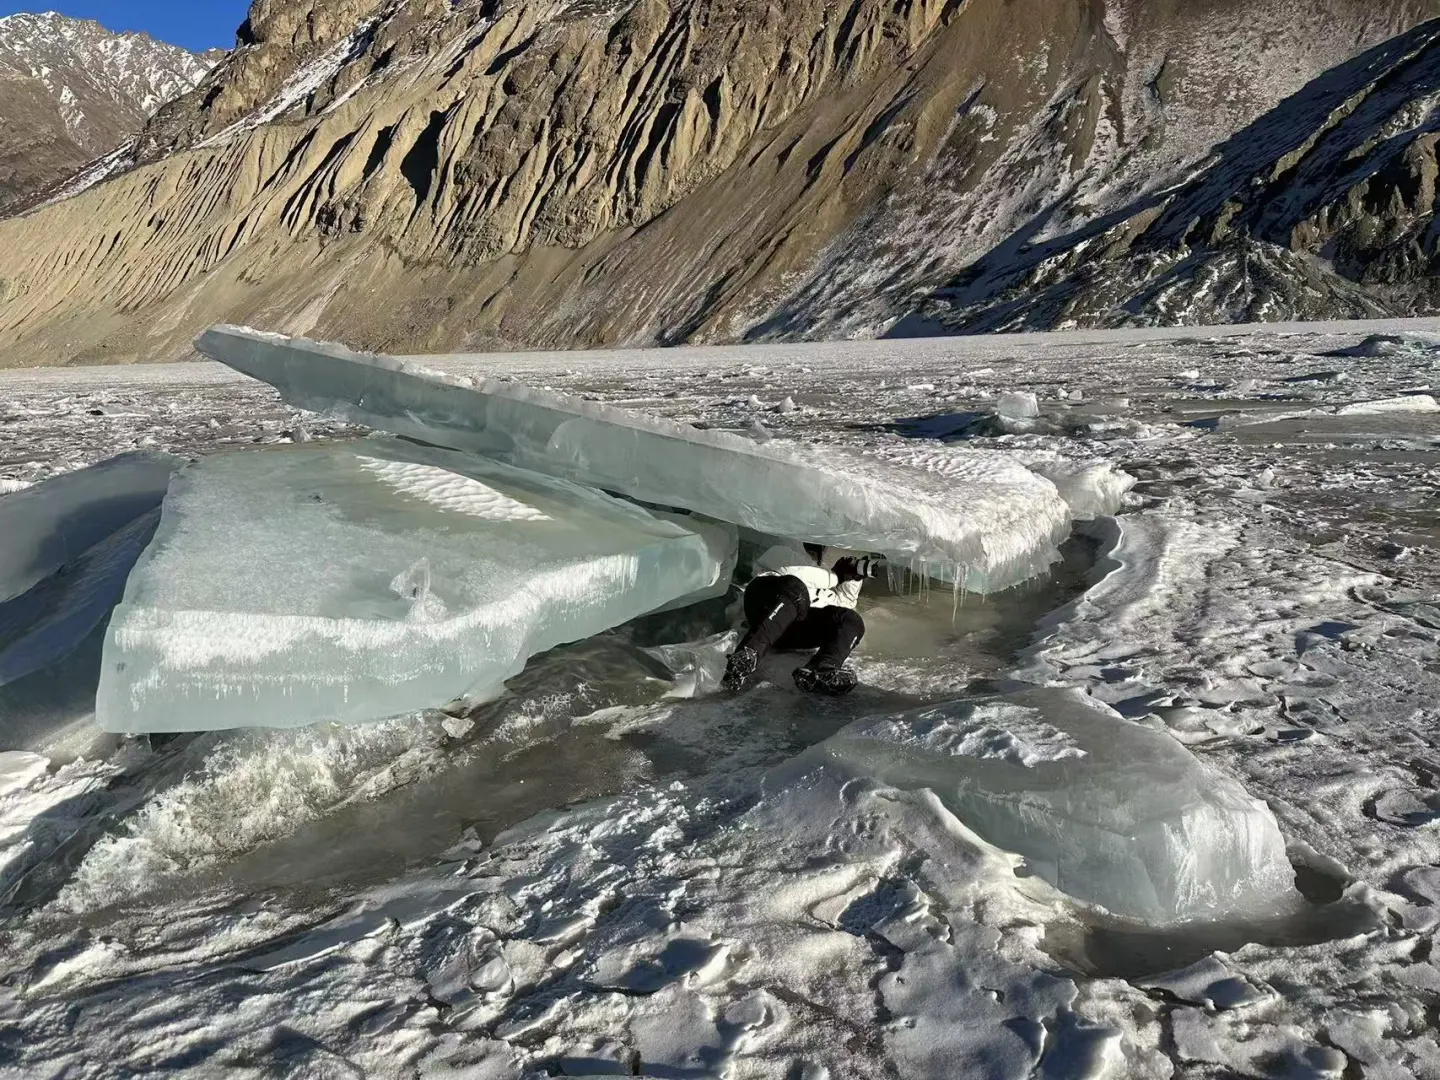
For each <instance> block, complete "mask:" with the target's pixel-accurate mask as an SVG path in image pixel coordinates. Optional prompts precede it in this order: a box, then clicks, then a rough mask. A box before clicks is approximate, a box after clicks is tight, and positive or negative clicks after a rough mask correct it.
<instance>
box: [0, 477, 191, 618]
mask: <svg viewBox="0 0 1440 1080" xmlns="http://www.w3.org/2000/svg"><path fill="white" fill-rule="evenodd" d="M182 464H183V462H182V461H181V460H180V459H179V458H176V457H171V456H170V455H169V454H156V453H135V454H122V455H120V456H119V457H115V458H111V459H110V460H109V461H105V462H101V463H100V464H99V465H92V466H91V467H90V468H88V469H79V470H77V471H75V472H71V473H65V474H63V475H61V476H57V477H54V478H53V479H50V480H46V481H44V482H43V483H39V484H35V485H33V486H30V487H26V488H23V489H21V490H19V491H16V492H12V493H11V494H8V495H6V496H5V497H4V499H0V537H3V538H4V542H3V543H0V601H5V600H9V599H11V598H12V597H16V596H19V595H20V594H21V593H23V592H27V591H28V590H29V589H30V588H32V587H33V586H34V585H36V584H37V583H38V582H40V581H41V580H42V579H44V578H47V577H49V576H50V575H51V574H53V573H54V572H55V571H56V570H57V569H59V568H60V567H61V566H63V565H64V564H65V563H68V562H69V561H70V560H72V559H74V558H77V557H78V556H80V555H82V554H84V553H85V552H86V551H88V550H89V549H90V548H92V547H94V546H95V545H96V544H98V543H100V542H101V541H103V540H104V539H106V538H107V537H109V536H111V535H113V534H114V533H116V532H118V531H119V530H120V529H122V528H124V527H125V526H126V525H128V524H130V522H132V521H134V520H135V519H136V518H138V517H140V516H142V515H143V514H146V513H149V512H150V511H151V510H154V509H155V508H156V507H157V506H159V505H160V500H161V499H163V498H164V497H165V489H166V488H167V487H168V486H169V484H170V477H171V475H172V474H173V473H174V472H175V470H176V469H178V468H179V467H180V466H181V465H182Z"/></svg>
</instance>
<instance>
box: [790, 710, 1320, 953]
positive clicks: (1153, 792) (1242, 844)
mask: <svg viewBox="0 0 1440 1080" xmlns="http://www.w3.org/2000/svg"><path fill="white" fill-rule="evenodd" d="M814 754H816V755H817V756H818V757H819V759H820V760H822V761H824V762H825V763H826V765H827V767H834V768H841V769H844V770H848V771H850V772H853V773H855V774H858V775H863V776H869V777H873V778H875V779H878V780H880V781H882V782H883V783H886V784H890V785H892V786H895V787H901V788H907V789H919V788H929V789H931V790H933V791H934V792H935V793H936V795H938V796H939V797H940V799H941V801H942V802H943V803H944V804H945V805H946V806H947V807H948V808H949V809H950V810H951V812H953V813H954V814H955V816H956V817H958V818H959V819H960V820H961V821H963V822H964V823H965V824H966V825H967V826H968V827H969V828H971V829H972V830H974V831H975V832H976V833H977V834H979V835H980V836H981V837H983V838H984V839H986V840H988V841H989V842H990V843H992V844H994V845H995V846H996V847H999V848H1003V849H1005V850H1007V851H1011V852H1015V853H1016V854H1019V855H1022V856H1024V857H1025V859H1026V861H1027V863H1028V864H1029V866H1030V867H1031V869H1032V870H1034V871H1035V872H1036V873H1038V874H1039V875H1040V876H1041V877H1043V878H1044V879H1045V880H1047V881H1049V882H1050V883H1051V884H1053V885H1055V886H1056V887H1057V888H1059V889H1060V890H1062V891H1063V892H1065V893H1068V894H1069V895H1071V896H1073V897H1075V898H1077V899H1079V900H1082V901H1086V902H1088V903H1092V904H1097V905H1100V906H1101V907H1104V908H1106V909H1108V910H1109V911H1111V912H1113V913H1115V914H1117V915H1121V916H1126V917H1129V918H1134V919H1140V920H1144V921H1145V922H1147V923H1152V924H1173V923H1178V922H1183V921H1187V920H1191V919H1199V918H1219V917H1226V916H1246V915H1249V916H1265V915H1275V914H1279V913H1281V912H1284V911H1288V910H1290V909H1291V908H1293V907H1294V906H1295V904H1296V903H1298V899H1299V894H1298V893H1297V892H1296V891H1295V888H1294V872H1293V871H1292V869H1291V867H1290V864H1289V862H1288V861H1287V859H1286V857H1285V840H1284V838H1283V837H1282V836H1281V834H1280V829H1279V826H1278V825H1277V824H1276V822H1275V818H1274V816H1273V815H1272V814H1271V813H1270V810H1269V808H1268V807H1266V806H1265V804H1264V803H1263V802H1261V801H1260V800H1258V799H1254V798H1251V797H1250V796H1249V795H1248V794H1247V793H1246V792H1245V790H1244V789H1243V788H1242V787H1241V786H1240V784H1239V783H1238V782H1237V781H1235V780H1234V779H1233V778H1231V777H1228V776H1225V775H1223V774H1221V773H1218V772H1215V771H1212V770H1211V769H1208V768H1206V767H1205V766H1204V765H1203V764H1201V762H1200V761H1199V760H1198V759H1197V758H1196V757H1195V756H1194V755H1193V754H1192V753H1190V751H1189V750H1187V749H1186V748H1185V747H1183V746H1182V745H1180V744H1179V743H1178V742H1176V741H1175V740H1174V739H1173V738H1171V737H1170V736H1169V735H1167V734H1165V733H1163V732H1158V731H1154V730H1152V729H1150V728H1146V727H1143V726H1141V725H1139V724H1135V723H1132V722H1130V721H1127V720H1124V719H1122V718H1121V717H1120V716H1119V715H1118V714H1117V713H1115V712H1113V711H1112V710H1110V709H1109V708H1107V707H1106V706H1104V705H1102V704H1099V703H1097V702H1095V701H1094V700H1093V699H1091V698H1088V697H1086V696H1085V695H1084V694H1083V693H1082V692H1080V691H1079V690H1072V689H1060V688H1045V689H1036V690H1030V691H1025V692H1022V693H1018V694H1012V695H1004V696H998V697H989V698H982V699H976V700H968V701H957V702H952V703H949V704H945V705H939V706H933V707H929V708H925V709H920V710H918V711H915V712H909V713H904V714H901V715H898V716H884V717H872V718H868V719H865V720H861V721H858V722H856V723H855V724H852V725H851V726H850V727H847V728H846V729H845V730H843V731H842V732H840V733H839V734H838V735H837V736H835V737H834V738H832V739H830V740H829V741H828V742H826V743H824V744H822V745H821V746H820V747H818V748H817V749H816V750H815V751H814Z"/></svg>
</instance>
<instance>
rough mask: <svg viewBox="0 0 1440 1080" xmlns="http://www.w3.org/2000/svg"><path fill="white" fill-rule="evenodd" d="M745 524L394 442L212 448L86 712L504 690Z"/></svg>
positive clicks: (325, 703)
mask: <svg viewBox="0 0 1440 1080" xmlns="http://www.w3.org/2000/svg"><path fill="white" fill-rule="evenodd" d="M375 462H382V463H383V462H389V463H394V464H395V465H397V466H404V465H417V466H423V467H425V468H428V469H440V470H448V471H450V472H452V473H454V474H455V475H456V479H455V480H454V481H447V482H446V484H445V486H446V487H448V488H449V489H452V490H453V489H460V490H463V489H464V488H465V484H464V483H463V481H464V480H466V479H468V480H472V481H475V482H476V483H478V484H480V485H483V486H484V488H485V489H487V490H491V491H494V492H495V493H496V495H498V497H499V499H498V500H496V499H489V500H488V502H487V505H488V506H489V507H490V508H491V509H492V510H493V509H494V508H495V507H497V506H507V507H510V509H509V511H508V512H507V516H505V517H504V519H503V520H499V521H496V520H493V519H492V517H491V516H487V515H477V514H475V513H471V512H469V510H468V509H455V508H453V507H451V506H448V505H442V504H440V503H437V502H436V501H435V500H434V499H432V498H430V497H429V496H430V495H431V494H433V491H434V490H435V485H434V484H433V483H430V484H427V485H426V486H425V488H424V491H421V492H417V491H416V490H415V489H414V486H413V485H412V486H411V487H408V488H407V487H406V486H405V485H398V486H397V485H396V484H395V483H393V482H391V481H392V480H393V479H394V477H393V476H392V475H391V473H390V472H389V470H387V469H385V468H381V469H377V468H376V466H375V464H374V463H375ZM425 475H426V476H429V477H430V479H431V480H432V481H433V480H434V474H433V473H426V474H425ZM412 478H413V477H412ZM471 494H472V496H473V494H474V493H473V492H472V493H471ZM471 501H473V498H472V500H471ZM522 510H523V511H524V512H522ZM532 512H533V513H532ZM736 543H737V540H736V537H735V533H734V530H733V529H720V528H717V527H715V526H713V525H705V526H703V527H702V528H700V530H699V531H697V530H696V529H688V528H685V527H682V526H681V525H679V524H677V523H676V522H674V521H668V520H660V519H659V518H656V517H655V516H653V515H651V514H650V513H648V512H647V511H645V510H643V509H641V508H640V507H637V506H634V505H632V504H629V503H625V502H621V501H620V500H617V499H613V498H611V497H609V496H606V495H602V494H600V493H599V492H594V491H588V490H585V489H582V488H578V487H575V486H574V485H571V484H567V483H565V482H563V481H559V480H554V479H552V478H549V477H544V476H538V475H535V474H532V473H526V472H525V471H523V470H519V469H514V468H511V467H509V466H505V465H500V464H496V463H494V462H488V461H483V460H478V459H474V458H471V457H470V456H468V455H465V454H458V453H455V452H453V451H448V450H439V449H434V448H425V447H417V446H408V445H406V444H402V443H398V442H393V441H390V440H380V439H367V440H363V441H361V442H358V443H354V444H328V445H323V446H316V445H306V446H303V447H293V448H285V449H276V450H265V451H251V452H246V453H240V454H230V455H220V456H215V457H210V458H205V459H203V460H202V461H201V462H200V463H199V464H197V465H195V466H193V467H191V468H190V469H187V470H185V471H184V472H182V473H181V474H179V475H178V476H177V477H176V479H175V481H174V484H173V485H172V489H171V493H170V495H169V497H168V498H167V499H166V501H165V507H164V513H163V517H162V519H161V523H160V527H159V529H158V531H157V533H156V536H155V540H154V542H153V543H152V544H151V546H150V547H149V548H148V549H147V550H146V552H145V554H144V556H143V557H142V558H141V560H140V563H139V564H138V565H137V567H136V568H135V570H134V572H133V573H132V574H131V576H130V580H129V583H128V584H127V586H126V590H125V597H124V601H123V602H122V603H121V605H120V606H119V607H118V608H117V609H116V612H115V615H114V617H113V619H112V621H111V625H110V631H109V636H108V638H107V641H106V647H105V658H104V663H103V666H102V671H101V677H100V691H99V695H98V698H97V704H96V717H97V719H98V720H99V722H100V724H101V726H102V727H103V728H104V729H105V730H107V731H114V732H140V731H195V730H202V729H216V728H227V727H238V726H250V725H264V726H271V727H294V726H298V725H301V724H307V723H312V722H315V721H321V720H340V721H364V720H374V719H378V718H382V717H387V716H395V715H398V714H401V713H405V712H410V711H413V710H416V709H423V708H427V707H437V706H440V705H444V704H445V703H447V702H449V701H452V700H454V699H456V698H459V697H472V698H479V697H485V696H489V695H493V694H494V693H497V692H498V691H499V690H500V688H501V686H502V684H503V683H504V681H505V680H506V679H508V678H510V677H511V676H513V675H515V674H516V673H518V672H519V671H520V670H521V668H522V667H523V666H524V664H525V661H526V659H527V658H528V657H530V656H532V655H534V654H535V653H537V652H542V651H544V650H546V649H549V648H553V647H554V646H556V645H559V644H562V643H564V642H568V641H577V640H581V639H583V638H587V637H590V636H592V635H594V634H597V633H599V632H601V631H603V630H606V629H608V628H610V627H612V626H615V625H618V624H619V623H622V622H625V621H627V620H629V619H632V618H636V617H638V616H640V615H643V614H645V613H646V612H648V611H652V610H654V609H655V608H657V607H660V606H661V605H664V604H666V603H668V602H670V601H673V600H675V599H677V598H680V597H683V596H687V595H689V594H692V593H696V592H701V591H703V590H707V589H710V588H711V587H713V586H714V584H715V582H716V579H717V577H718V575H719V574H720V572H721V568H722V567H724V566H726V565H730V564H732V563H733V559H734V549H735V546H736Z"/></svg>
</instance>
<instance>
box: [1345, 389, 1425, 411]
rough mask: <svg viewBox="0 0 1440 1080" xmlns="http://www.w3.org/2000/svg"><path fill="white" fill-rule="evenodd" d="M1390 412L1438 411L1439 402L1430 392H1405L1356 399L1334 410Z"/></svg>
mask: <svg viewBox="0 0 1440 1080" xmlns="http://www.w3.org/2000/svg"><path fill="white" fill-rule="evenodd" d="M1392 412H1421V413H1433V412H1440V402H1437V401H1436V400H1435V398H1434V397H1433V396H1432V395H1430V394H1405V395H1402V396H1401V397H1393V398H1383V399H1381V400H1379V401H1357V402H1355V404H1353V405H1344V406H1341V407H1340V408H1339V409H1337V410H1336V415H1337V416H1368V415H1371V414H1374V413H1392Z"/></svg>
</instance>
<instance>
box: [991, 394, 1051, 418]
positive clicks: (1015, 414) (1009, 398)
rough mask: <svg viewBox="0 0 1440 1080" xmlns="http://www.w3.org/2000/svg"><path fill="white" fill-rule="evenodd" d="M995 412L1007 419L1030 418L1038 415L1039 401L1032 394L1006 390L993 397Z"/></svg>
mask: <svg viewBox="0 0 1440 1080" xmlns="http://www.w3.org/2000/svg"><path fill="white" fill-rule="evenodd" d="M995 413H996V415H998V416H1003V417H1005V418H1006V419H1007V420H1032V419H1034V418H1035V417H1037V416H1039V415H1040V401H1039V399H1037V398H1036V397H1035V395H1034V394H1029V393H1025V392H1024V391H1018V390H1016V391H1008V392H1006V393H1004V394H1001V395H1000V396H999V397H998V398H996V399H995Z"/></svg>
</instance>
